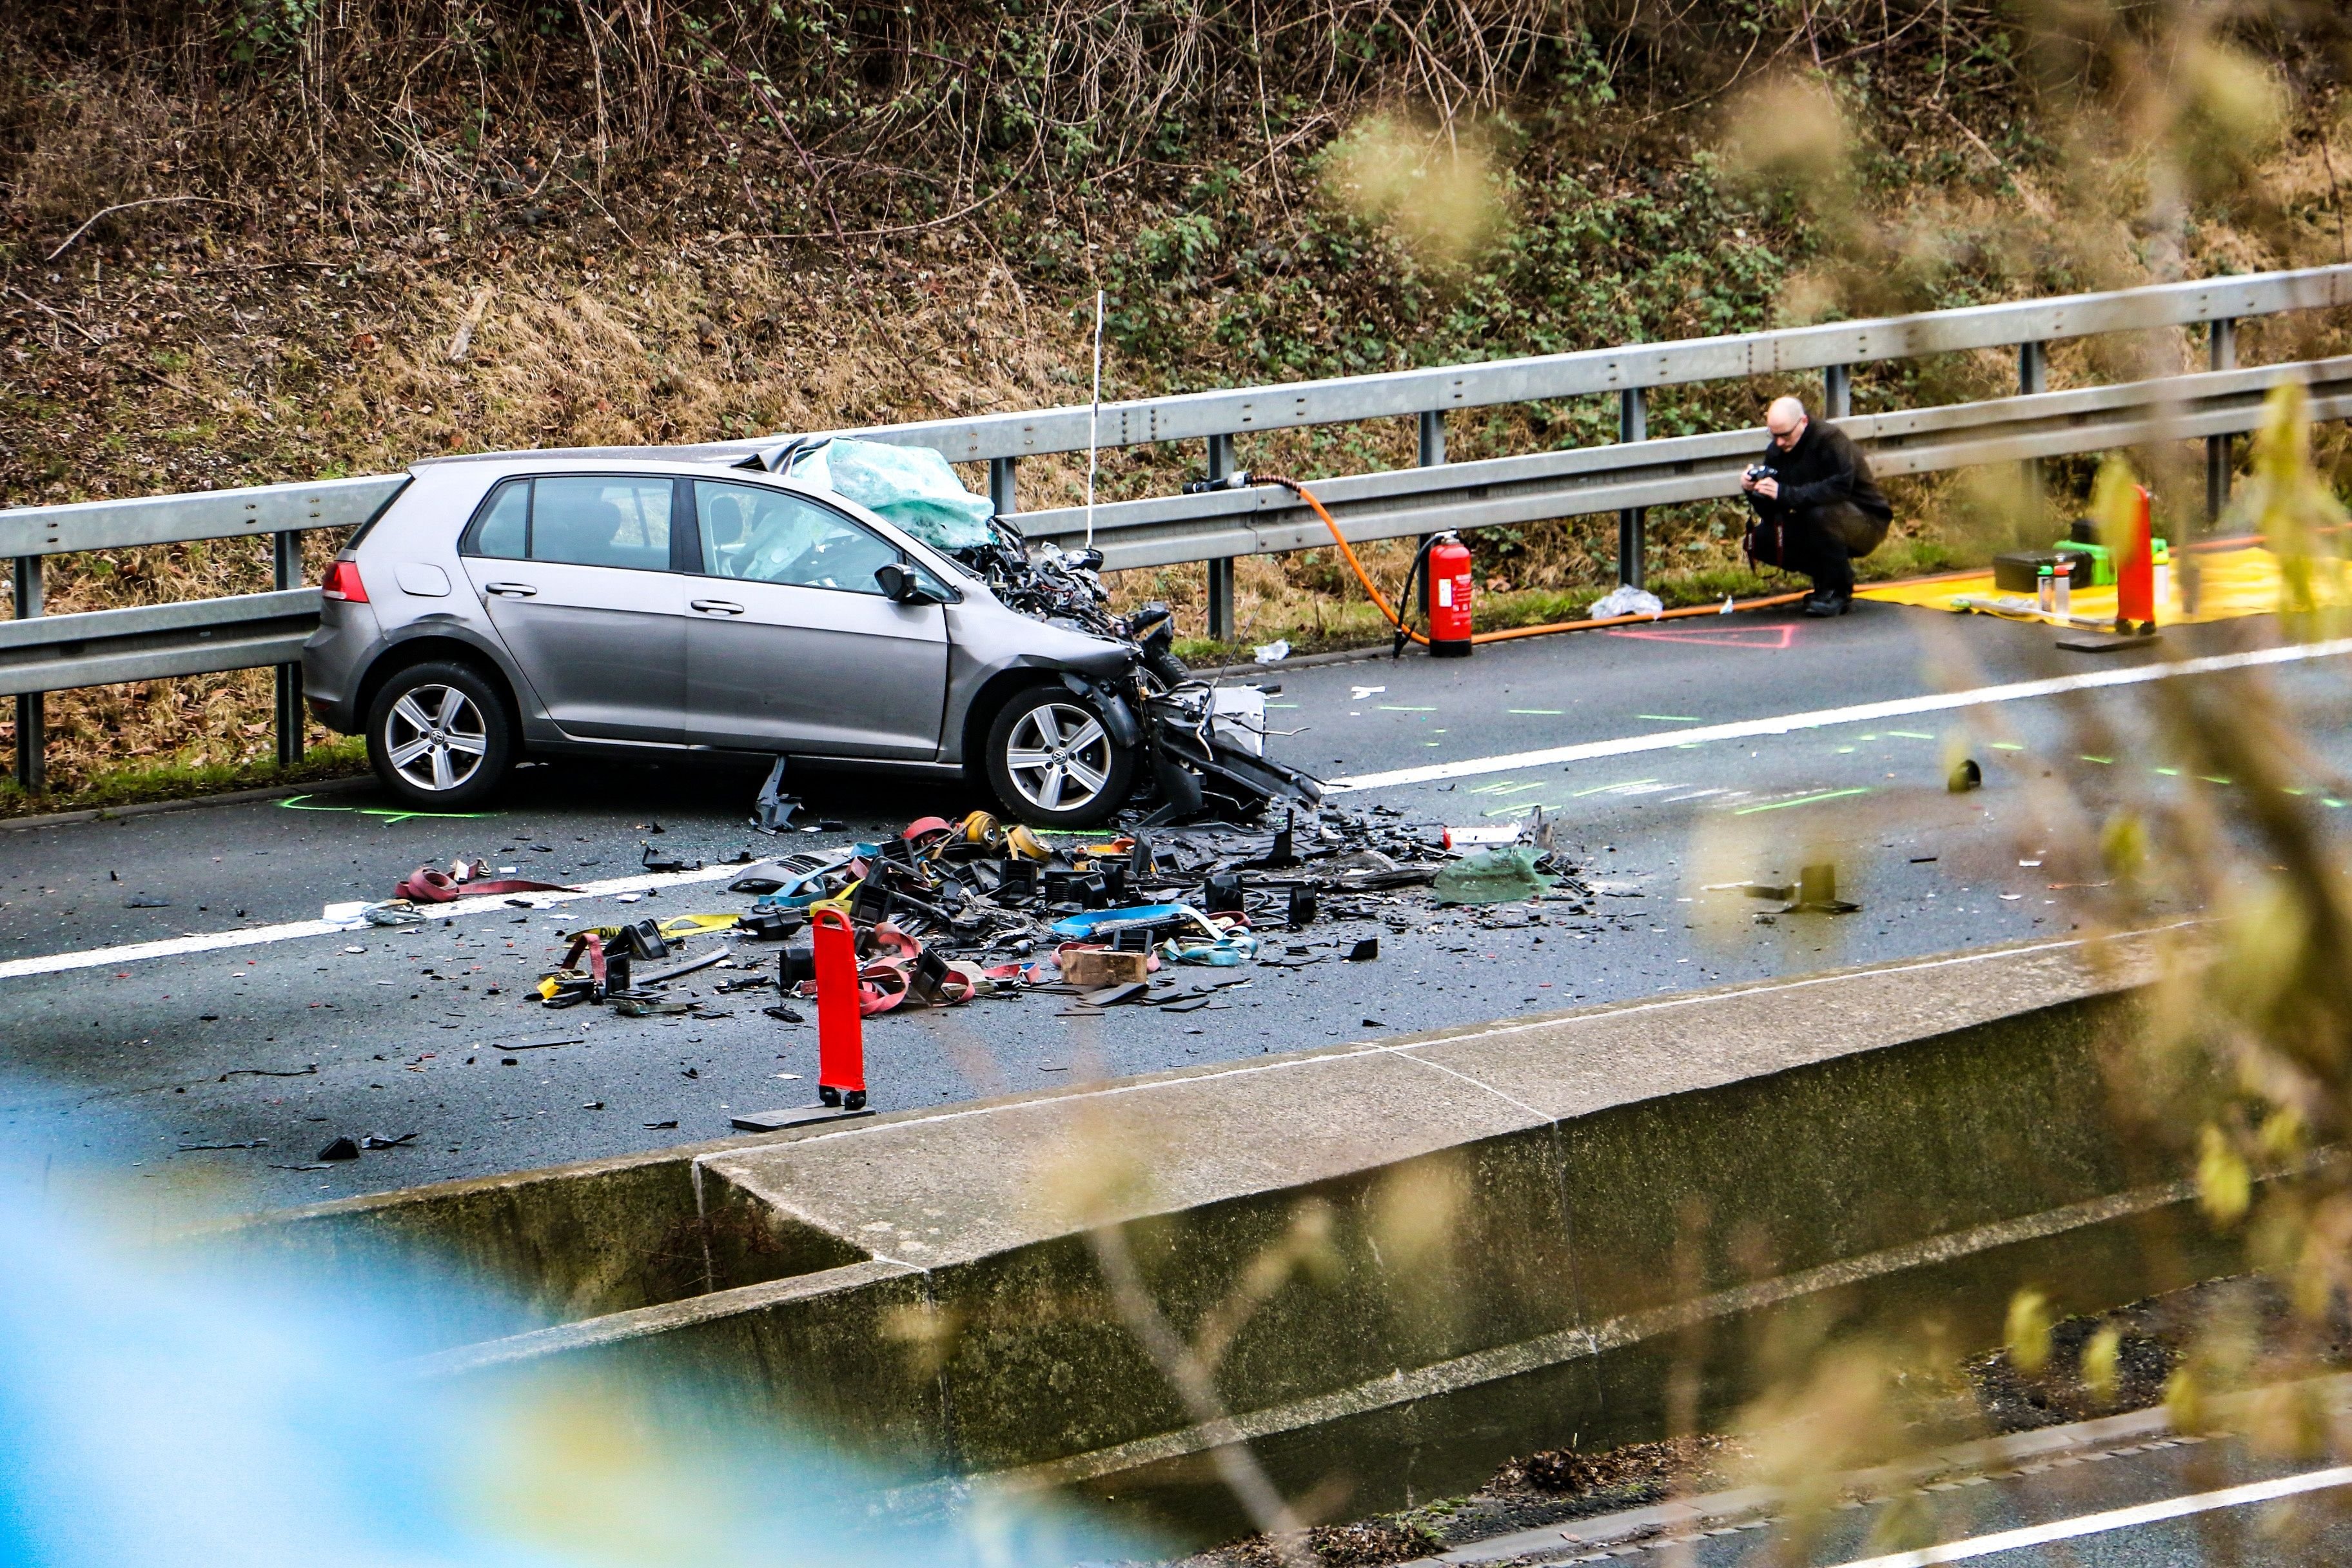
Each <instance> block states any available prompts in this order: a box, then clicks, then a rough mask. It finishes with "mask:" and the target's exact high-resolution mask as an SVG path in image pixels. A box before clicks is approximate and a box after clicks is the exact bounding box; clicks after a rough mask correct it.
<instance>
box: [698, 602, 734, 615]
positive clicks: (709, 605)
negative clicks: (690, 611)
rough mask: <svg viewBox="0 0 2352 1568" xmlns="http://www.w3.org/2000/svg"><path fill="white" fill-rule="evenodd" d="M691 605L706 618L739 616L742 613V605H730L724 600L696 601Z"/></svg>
mask: <svg viewBox="0 0 2352 1568" xmlns="http://www.w3.org/2000/svg"><path fill="white" fill-rule="evenodd" d="M693 605H694V607H695V608H696V609H698V610H700V611H701V612H702V613H703V614H704V615H706V616H740V615H741V614H742V613H743V606H742V605H736V604H730V603H729V602H728V601H727V600H725V599H696V600H694V601H693Z"/></svg>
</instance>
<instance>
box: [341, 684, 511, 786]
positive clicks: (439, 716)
mask: <svg viewBox="0 0 2352 1568" xmlns="http://www.w3.org/2000/svg"><path fill="white" fill-rule="evenodd" d="M367 749H368V761H369V763H372V764H373V766H374V768H375V776H376V777H377V778H379V779H381V780H383V787H384V788H386V789H388V790H390V791H391V792H392V793H393V794H394V795H396V796H398V797H399V798H400V799H401V801H402V802H404V804H406V805H414V806H415V807H417V808H418V809H420V810H424V811H471V810H472V809H473V808H474V807H476V806H478V805H481V804H483V803H484V802H485V801H487V800H488V799H489V798H490V797H491V796H492V795H495V794H497V793H498V789H499V785H500V784H503V783H505V782H506V775H507V770H508V769H509V768H510V767H511V766H513V765H514V755H515V743H514V723H513V721H512V720H510V719H509V718H508V716H507V705H506V702H505V700H503V699H502V698H501V697H500V696H499V691H498V689H497V688H496V687H494V686H493V685H492V684H491V683H490V681H489V680H488V679H487V678H485V677H484V676H483V674H482V672H481V671H479V670H478V669H476V668H473V667H472V666H471V665H466V664H458V663H456V662H454V661H436V662H434V663H431V664H413V665H411V666H409V667H408V668H406V669H404V670H402V671H400V672H399V673H398V674H396V675H394V677H393V678H392V679H390V680H387V681H385V682H384V684H383V690H381V691H379V692H377V693H376V694H375V700H374V701H373V702H371V703H369V704H368V720H367Z"/></svg>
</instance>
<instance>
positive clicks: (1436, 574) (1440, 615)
mask: <svg viewBox="0 0 2352 1568" xmlns="http://www.w3.org/2000/svg"><path fill="white" fill-rule="evenodd" d="M1428 559H1429V568H1428V570H1429V651H1430V653H1431V655H1432V656H1433V657H1435V658H1469V657H1470V647H1471V644H1470V601H1471V599H1472V598H1473V597H1474V596H1475V592H1476V590H1475V586H1474V584H1473V580H1472V578H1471V575H1470V547H1469V546H1468V545H1466V544H1465V543H1463V542H1462V541H1461V540H1460V539H1458V538H1456V537H1455V536H1454V535H1453V534H1451V533H1441V534H1439V535H1437V537H1435V538H1434V539H1433V540H1431V541H1430V542H1429V557H1428Z"/></svg>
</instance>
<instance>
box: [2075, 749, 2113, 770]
mask: <svg viewBox="0 0 2352 1568" xmlns="http://www.w3.org/2000/svg"><path fill="white" fill-rule="evenodd" d="M2083 761H2084V762H2086V763H2098V764H2099V766H2101V767H2103V768H2111V767H2114V766H2115V765H2116V760H2115V758H2113V757H2095V756H2093V755H2091V753H2090V752H2084V753H2083Z"/></svg>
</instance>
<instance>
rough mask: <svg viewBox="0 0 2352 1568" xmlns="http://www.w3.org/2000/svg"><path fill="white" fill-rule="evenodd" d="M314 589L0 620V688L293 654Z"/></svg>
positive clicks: (315, 608) (13, 690) (309, 622)
mask: <svg viewBox="0 0 2352 1568" xmlns="http://www.w3.org/2000/svg"><path fill="white" fill-rule="evenodd" d="M318 629H319V590H318V589H316V588H288V589H284V590H282V591H280V592H278V593H274V594H239V595H233V596H231V597H228V598H223V599H188V600H184V601H182V602H181V603H179V604H175V605H139V606H137V607H135V608H131V609H122V610H87V611H84V612H82V613H81V614H79V615H72V616H40V617H38V618H37V619H32V620H21V621H0V696H11V697H16V696H23V695H25V694H26V693H28V692H42V691H62V690H65V689H68V688H69V687H75V686H110V685H112V684H114V683H115V682H116V681H120V680H155V679H161V678H163V677H164V676H169V675H211V674H215V673H217V672H218V671H221V670H225V669H257V668H263V667H266V666H269V665H286V664H299V663H300V662H301V659H302V644H303V643H304V642H305V641H306V640H308V639H309V637H310V634H311V633H312V632H314V631H316V630H318Z"/></svg>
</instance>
